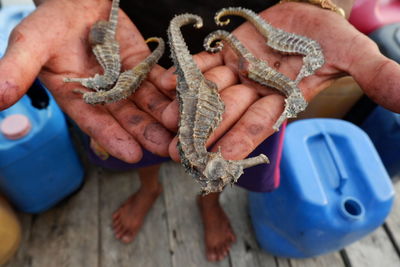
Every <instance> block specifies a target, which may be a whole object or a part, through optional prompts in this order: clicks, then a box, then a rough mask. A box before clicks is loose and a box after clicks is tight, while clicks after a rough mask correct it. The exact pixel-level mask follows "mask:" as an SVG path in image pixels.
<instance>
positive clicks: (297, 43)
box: [214, 7, 325, 84]
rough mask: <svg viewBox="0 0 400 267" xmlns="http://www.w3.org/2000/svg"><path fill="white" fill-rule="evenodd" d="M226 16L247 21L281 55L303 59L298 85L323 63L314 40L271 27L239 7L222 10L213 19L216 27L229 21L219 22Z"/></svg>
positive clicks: (318, 47)
mask: <svg viewBox="0 0 400 267" xmlns="http://www.w3.org/2000/svg"><path fill="white" fill-rule="evenodd" d="M228 15H235V16H240V17H243V18H245V19H246V20H248V21H249V22H250V23H251V24H253V25H254V27H255V28H256V29H257V30H258V31H259V32H260V33H261V34H262V35H263V36H264V37H265V38H267V45H268V46H269V47H271V48H272V49H274V50H276V51H278V52H280V53H283V54H300V55H304V57H303V66H302V68H301V69H300V72H299V74H298V75H297V77H296V79H295V83H296V84H298V83H299V82H300V81H301V80H302V79H303V78H304V77H307V76H310V75H312V74H314V73H315V71H316V70H317V69H319V68H320V67H322V65H324V63H325V59H324V54H323V52H322V48H321V46H320V45H319V44H318V43H317V42H316V41H314V40H312V39H310V38H308V37H305V36H301V35H298V34H294V33H289V32H285V31H283V30H281V29H278V28H275V27H273V26H272V25H271V24H269V23H268V22H266V21H265V20H264V19H263V18H261V17H260V16H259V15H257V14H256V13H254V12H253V11H251V10H249V9H245V8H241V7H229V8H223V9H221V10H220V11H218V12H217V13H216V15H215V17H214V20H215V23H216V24H217V25H220V26H222V25H226V24H228V23H229V19H226V20H221V18H222V17H224V16H228Z"/></svg>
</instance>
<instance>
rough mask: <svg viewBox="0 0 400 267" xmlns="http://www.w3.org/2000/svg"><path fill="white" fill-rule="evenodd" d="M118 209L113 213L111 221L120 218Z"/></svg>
mask: <svg viewBox="0 0 400 267" xmlns="http://www.w3.org/2000/svg"><path fill="white" fill-rule="evenodd" d="M119 211H120V209H118V210H116V211H115V212H114V213H113V215H112V218H113V220H116V219H118V218H119V216H120V212H119Z"/></svg>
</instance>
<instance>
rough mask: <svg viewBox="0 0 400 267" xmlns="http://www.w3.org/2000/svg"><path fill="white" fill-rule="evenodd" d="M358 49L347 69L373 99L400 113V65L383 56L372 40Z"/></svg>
mask: <svg viewBox="0 0 400 267" xmlns="http://www.w3.org/2000/svg"><path fill="white" fill-rule="evenodd" d="M358 49H359V50H358V51H357V56H355V58H353V60H352V63H351V64H350V65H349V68H348V70H347V71H348V72H349V73H350V74H351V76H353V77H354V79H355V80H356V81H357V83H358V84H359V85H360V86H361V88H362V89H363V91H364V92H365V94H367V95H368V97H370V98H371V99H372V100H373V101H375V102H376V103H378V104H379V105H381V106H383V107H385V108H387V109H390V110H392V111H394V112H397V113H400V105H399V103H400V65H399V64H398V63H396V62H395V61H393V60H390V59H388V58H387V57H385V56H383V55H382V54H381V53H380V52H379V49H378V48H377V47H376V45H375V44H374V43H373V42H372V41H371V43H369V44H364V46H359V47H358Z"/></svg>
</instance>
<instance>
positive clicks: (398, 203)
mask: <svg viewBox="0 0 400 267" xmlns="http://www.w3.org/2000/svg"><path fill="white" fill-rule="evenodd" d="M398 178H399V177H398ZM396 181H397V182H395V184H394V188H395V190H396V193H397V197H396V198H395V200H394V204H393V208H392V211H391V213H390V215H389V217H388V218H387V220H386V226H387V229H388V231H389V233H390V235H391V236H392V238H393V241H394V242H395V246H397V249H398V250H399V249H400V198H399V196H400V182H399V180H398V179H396Z"/></svg>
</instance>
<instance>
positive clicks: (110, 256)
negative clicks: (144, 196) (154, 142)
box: [100, 170, 171, 267]
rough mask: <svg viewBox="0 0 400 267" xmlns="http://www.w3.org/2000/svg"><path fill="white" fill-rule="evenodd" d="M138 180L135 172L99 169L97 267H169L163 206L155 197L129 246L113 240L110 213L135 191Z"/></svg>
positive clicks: (161, 200)
mask: <svg viewBox="0 0 400 267" xmlns="http://www.w3.org/2000/svg"><path fill="white" fill-rule="evenodd" d="M139 185H140V181H139V176H138V175H137V172H136V171H128V172H110V171H106V170H102V173H101V178H100V192H101V194H100V203H101V204H100V207H101V208H100V227H101V230H100V236H101V253H100V262H101V264H100V266H104V267H109V266H118V267H124V266H129V267H135V266H140V267H146V266H148V267H153V266H166V267H168V266H171V261H170V251H169V242H168V229H167V224H166V215H165V206H164V202H163V199H162V197H160V198H158V199H157V201H156V202H155V204H154V207H153V208H152V209H151V210H150V212H149V214H148V215H147V217H146V219H145V222H144V225H143V227H142V229H141V230H140V232H139V233H138V235H137V236H136V238H135V240H134V241H133V242H132V243H131V244H123V243H122V242H120V241H119V240H117V239H116V238H115V237H114V233H113V230H112V227H111V225H112V219H111V216H112V213H113V212H114V211H115V210H116V209H117V208H118V207H119V206H120V205H121V204H122V203H123V202H124V201H125V200H126V199H127V198H128V197H129V196H130V195H132V194H133V193H134V192H136V190H137V189H138V188H139Z"/></svg>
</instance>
